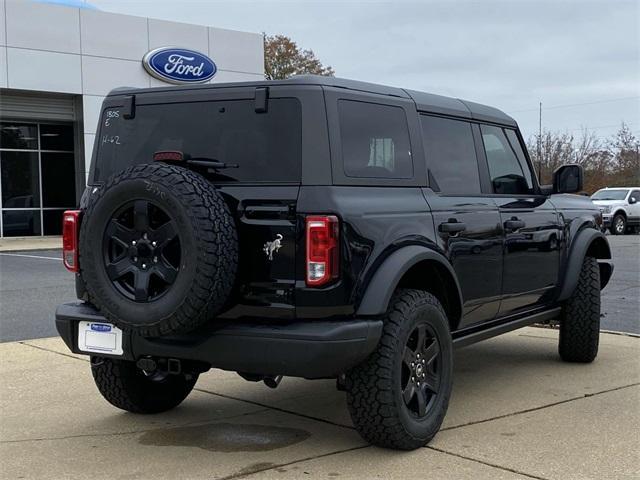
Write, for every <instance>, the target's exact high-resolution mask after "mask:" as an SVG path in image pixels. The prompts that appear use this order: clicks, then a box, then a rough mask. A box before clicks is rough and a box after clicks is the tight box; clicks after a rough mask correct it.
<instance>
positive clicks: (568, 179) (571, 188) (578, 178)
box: [553, 164, 583, 193]
mask: <svg viewBox="0 0 640 480" xmlns="http://www.w3.org/2000/svg"><path fill="white" fill-rule="evenodd" d="M582 183H583V172H582V167H581V166H580V165H575V164H569V165H563V166H561V167H560V168H558V169H557V170H556V171H555V172H553V192H554V193H576V192H580V191H582Z"/></svg>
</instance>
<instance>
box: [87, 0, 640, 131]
mask: <svg viewBox="0 0 640 480" xmlns="http://www.w3.org/2000/svg"><path fill="white" fill-rule="evenodd" d="M90 3H91V4H92V5H94V6H95V7H97V8H99V9H100V10H104V11H110V12H117V13H125V14H131V15H140V16H148V17H152V18H161V19H165V20H173V21H179V22H187V23H195V24H204V25H210V26H214V27H222V28H230V29H235V30H245V31H251V32H266V33H267V34H270V35H272V34H284V35H287V36H289V37H291V38H292V39H293V40H295V41H296V42H297V43H298V45H300V46H301V47H303V48H309V49H312V50H313V51H314V52H315V53H316V55H317V56H318V58H320V60H321V61H322V62H323V63H324V64H328V65H331V66H332V67H333V68H334V69H335V71H336V76H339V77H344V78H352V79H356V80H363V81H369V82H374V83H381V84H387V85H393V86H397V87H404V88H411V89H415V90H423V91H427V92H430V93H437V94H441V95H448V96H453V97H458V98H463V99H467V100H472V101H476V102H480V103H486V104H489V105H492V106H495V107H498V108H500V109H502V110H504V111H505V112H507V113H508V114H510V115H511V116H513V117H514V118H515V119H516V120H517V121H518V123H519V124H520V127H521V129H522V131H523V134H524V136H525V137H526V138H528V137H529V136H531V135H533V134H536V133H537V131H538V106H539V102H542V107H543V109H542V123H543V129H545V130H552V131H561V132H569V133H571V134H574V135H580V134H581V131H582V129H583V128H587V129H589V130H592V131H594V132H596V133H597V134H598V135H599V136H601V137H608V136H609V135H611V134H613V133H615V132H616V131H617V129H618V128H619V126H620V123H621V122H622V121H625V122H626V123H627V124H628V125H629V127H630V129H631V130H632V132H633V133H634V134H635V135H636V136H640V0H629V1H627V0H599V1H593V0H582V1H580V0H575V1H574V0H538V1H526V0H482V1H478V0H475V1H471V0H464V1H442V0H440V1H421V2H410V1H395V2H388V1H387V2H383V1H373V0H369V1H358V2H356V1H341V2H332V1H324V2H318V1H310V0H298V1H268V0H264V1H245V0H235V1H217V0H212V1H205V0H181V1H178V0H90ZM213 60H214V61H215V58H214V59H213Z"/></svg>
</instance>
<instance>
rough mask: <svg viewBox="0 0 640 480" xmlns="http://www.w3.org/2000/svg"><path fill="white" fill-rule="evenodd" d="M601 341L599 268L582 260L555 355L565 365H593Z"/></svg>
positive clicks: (567, 303)
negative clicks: (567, 363)
mask: <svg viewBox="0 0 640 480" xmlns="http://www.w3.org/2000/svg"><path fill="white" fill-rule="evenodd" d="M599 338H600V268H599V267H598V262H597V260H596V259H595V258H593V257H585V259H584V261H583V263H582V268H581V270H580V277H579V278H578V285H577V286H576V289H575V291H574V292H573V294H572V295H571V297H570V298H569V300H567V302H566V304H565V305H564V307H563V309H562V317H561V318H560V341H559V345H558V352H559V353H560V358H562V360H564V361H565V362H581V363H589V362H592V361H593V360H594V359H595V358H596V356H597V355H598V344H599Z"/></svg>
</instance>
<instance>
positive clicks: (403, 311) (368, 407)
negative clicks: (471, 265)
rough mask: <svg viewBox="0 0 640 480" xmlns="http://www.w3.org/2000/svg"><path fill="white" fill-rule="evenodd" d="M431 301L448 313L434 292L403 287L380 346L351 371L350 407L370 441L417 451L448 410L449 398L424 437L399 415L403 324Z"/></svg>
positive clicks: (387, 319) (392, 305) (348, 386)
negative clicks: (396, 376) (397, 354)
mask: <svg viewBox="0 0 640 480" xmlns="http://www.w3.org/2000/svg"><path fill="white" fill-rule="evenodd" d="M424 304H429V305H432V306H434V307H436V308H437V309H439V310H440V311H441V313H442V315H443V317H444V318H447V317H446V314H445V312H444V310H443V308H442V306H441V305H440V302H439V301H438V299H437V298H436V297H434V296H433V295H432V294H430V293H428V292H425V291H422V290H413V289H399V290H398V291H397V292H396V293H395V294H394V297H393V298H392V299H391V302H390V308H389V311H388V312H387V315H386V317H385V321H384V327H383V332H382V337H381V338H380V343H379V345H378V348H377V349H376V350H375V351H374V352H373V353H372V354H371V355H370V356H369V357H368V358H367V360H365V361H364V362H363V363H362V364H360V365H358V366H357V367H355V368H354V369H352V370H351V371H349V372H348V373H347V376H346V390H347V406H348V408H349V413H350V414H351V419H352V421H353V423H354V425H355V427H356V430H357V431H358V432H359V433H360V435H361V436H362V437H363V438H364V439H365V440H366V441H368V442H370V443H372V444H374V445H377V446H380V447H386V448H394V449H400V450H413V449H415V448H419V447H422V446H424V445H425V444H426V443H428V442H429V440H431V438H433V436H435V434H436V433H437V431H438V429H439V427H440V424H441V423H442V420H443V419H444V416H445V414H446V411H447V406H448V400H449V399H448V398H447V399H446V401H445V402H444V404H443V405H442V406H441V408H440V410H439V411H438V412H437V413H436V415H437V418H438V419H439V420H438V421H436V422H434V428H433V429H432V430H431V431H429V432H428V433H427V435H425V436H424V437H420V438H418V437H416V436H414V435H412V434H411V433H410V432H408V431H407V430H406V428H405V427H404V425H403V424H402V422H401V420H400V418H399V416H398V405H396V396H395V395H394V393H393V385H392V383H393V382H392V377H393V357H394V351H395V350H396V349H397V348H399V347H402V348H404V345H402V346H400V345H398V342H399V340H398V337H399V335H398V334H399V332H400V330H401V328H402V323H403V321H404V319H405V317H406V316H407V315H408V314H409V312H410V311H411V310H412V309H414V308H416V307H420V306H421V305H424Z"/></svg>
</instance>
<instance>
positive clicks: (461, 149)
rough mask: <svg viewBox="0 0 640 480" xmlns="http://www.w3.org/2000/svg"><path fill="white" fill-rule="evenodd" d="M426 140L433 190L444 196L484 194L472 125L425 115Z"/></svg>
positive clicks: (424, 129) (424, 133) (422, 119)
mask: <svg viewBox="0 0 640 480" xmlns="http://www.w3.org/2000/svg"><path fill="white" fill-rule="evenodd" d="M420 120H421V123H422V137H423V138H424V146H425V147H424V148H425V155H426V158H427V164H428V166H429V174H430V175H429V178H430V179H431V183H432V187H433V188H434V190H438V191H440V192H442V193H453V194H462V193H465V194H477V193H480V176H479V173H478V160H477V157H476V149H475V145H474V142H473V133H472V130H471V128H472V127H471V124H470V123H469V122H465V121H461V120H451V119H448V118H441V117H431V116H428V115H421V116H420Z"/></svg>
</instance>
